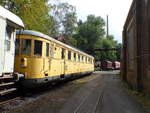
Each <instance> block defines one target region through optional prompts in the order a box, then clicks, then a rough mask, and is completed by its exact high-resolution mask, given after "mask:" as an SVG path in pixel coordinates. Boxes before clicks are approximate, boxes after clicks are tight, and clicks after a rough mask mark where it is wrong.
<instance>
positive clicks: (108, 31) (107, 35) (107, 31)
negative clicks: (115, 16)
mask: <svg viewBox="0 0 150 113" xmlns="http://www.w3.org/2000/svg"><path fill="white" fill-rule="evenodd" d="M108 36H109V19H108V15H107V37H108Z"/></svg>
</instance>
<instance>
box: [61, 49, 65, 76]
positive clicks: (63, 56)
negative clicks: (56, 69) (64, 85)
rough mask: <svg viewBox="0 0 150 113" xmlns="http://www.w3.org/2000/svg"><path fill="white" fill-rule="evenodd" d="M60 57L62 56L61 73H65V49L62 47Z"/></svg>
mask: <svg viewBox="0 0 150 113" xmlns="http://www.w3.org/2000/svg"><path fill="white" fill-rule="evenodd" d="M61 58H62V62H61V74H62V75H65V49H64V48H62V49H61Z"/></svg>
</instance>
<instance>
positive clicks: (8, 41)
mask: <svg viewBox="0 0 150 113" xmlns="http://www.w3.org/2000/svg"><path fill="white" fill-rule="evenodd" d="M13 31H14V28H13V27H12V26H10V25H7V27H6V41H5V44H6V50H7V51H10V48H11V36H12V35H14V34H12V33H13Z"/></svg>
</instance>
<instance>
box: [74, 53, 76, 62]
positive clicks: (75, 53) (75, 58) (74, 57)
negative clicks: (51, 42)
mask: <svg viewBox="0 0 150 113" xmlns="http://www.w3.org/2000/svg"><path fill="white" fill-rule="evenodd" d="M74 61H76V53H74Z"/></svg>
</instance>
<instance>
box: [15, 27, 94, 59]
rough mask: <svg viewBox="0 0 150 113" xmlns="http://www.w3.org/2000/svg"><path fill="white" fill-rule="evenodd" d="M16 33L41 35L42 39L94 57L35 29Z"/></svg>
mask: <svg viewBox="0 0 150 113" xmlns="http://www.w3.org/2000/svg"><path fill="white" fill-rule="evenodd" d="M17 34H18V35H19V34H21V35H31V36H37V37H41V38H44V39H47V40H51V41H53V42H55V43H57V44H60V45H62V46H64V47H66V48H68V49H72V50H74V51H76V52H79V53H81V54H84V55H86V56H89V57H92V58H94V57H93V56H91V55H88V54H86V53H84V52H82V51H80V50H78V49H76V48H74V47H71V46H69V45H66V44H64V43H62V42H60V41H58V40H56V39H54V38H52V37H50V36H48V35H45V34H43V33H40V32H37V31H33V30H17Z"/></svg>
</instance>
